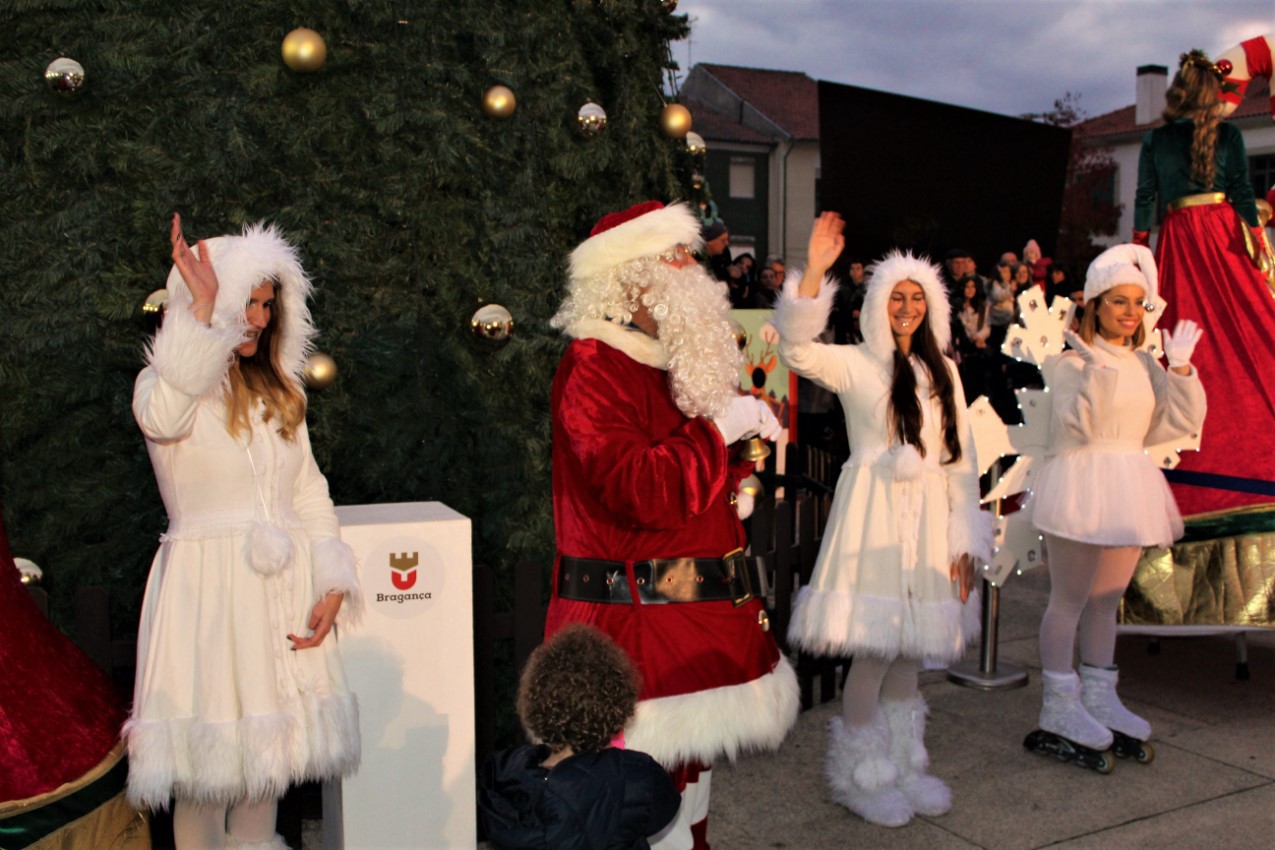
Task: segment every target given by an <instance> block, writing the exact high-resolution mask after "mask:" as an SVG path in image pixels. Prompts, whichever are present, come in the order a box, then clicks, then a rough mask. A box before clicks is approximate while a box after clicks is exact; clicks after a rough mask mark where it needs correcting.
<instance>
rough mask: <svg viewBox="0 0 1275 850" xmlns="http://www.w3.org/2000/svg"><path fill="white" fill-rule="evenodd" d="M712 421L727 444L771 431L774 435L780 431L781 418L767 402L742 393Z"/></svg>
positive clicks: (764, 434)
mask: <svg viewBox="0 0 1275 850" xmlns="http://www.w3.org/2000/svg"><path fill="white" fill-rule="evenodd" d="M711 421H712V423H713V424H714V425H715V426H717V430H718V431H719V432H721V435H722V440H724V441H725V443H726V445H728V446H729V445H730V444H731V443H737V442H739V441H740V440H742V439H744V438H745V437H752V436H756V435H757V434H761V435H762V436H763V437H765V436H766V433H767V432H769V433H770V434H771V435H772V436H773V435H774V434H778V433H779V420H777V419H776V418H775V414H774V413H772V412H771V411H770V408H769V407H767V406H766V402H764V401H762V400H761V399H758V398H753V397H752V396H751V395H741V396H737V397H735V398H733V399H731V402H730V404H729V405H728V406H727V407H726V410H725V412H723V413H722V414H721V415H720V416H714V417H713V418H712V420H711Z"/></svg>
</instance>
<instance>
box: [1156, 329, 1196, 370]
mask: <svg viewBox="0 0 1275 850" xmlns="http://www.w3.org/2000/svg"><path fill="white" fill-rule="evenodd" d="M1203 335H1204V331H1202V330H1200V326H1199V325H1197V324H1196V323H1195V322H1193V321H1191V320H1190V319H1179V320H1178V323H1177V324H1176V325H1175V326H1174V327H1173V334H1172V335H1170V334H1169V332H1168V331H1160V340H1161V342H1160V344H1161V346H1162V347H1163V348H1164V356H1165V357H1167V358H1169V368H1170V369H1173V368H1176V367H1178V366H1190V365H1191V355H1192V354H1194V353H1195V345H1196V343H1198V342H1199V341H1200V337H1201V336H1203Z"/></svg>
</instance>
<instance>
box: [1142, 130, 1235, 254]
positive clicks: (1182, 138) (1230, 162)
mask: <svg viewBox="0 0 1275 850" xmlns="http://www.w3.org/2000/svg"><path fill="white" fill-rule="evenodd" d="M1194 132H1195V124H1194V123H1193V122H1191V121H1188V120H1186V119H1185V118H1183V119H1179V120H1177V121H1174V122H1172V123H1171V124H1165V125H1164V126H1163V127H1156V128H1155V129H1154V130H1152V131H1151V132H1150V133H1147V135H1146V137H1145V138H1144V139H1143V140H1142V153H1141V154H1139V156H1138V191H1137V193H1136V194H1135V195H1134V209H1133V229H1134V230H1150V229H1151V226H1152V225H1153V224H1155V221H1156V217H1155V212H1156V195H1157V194H1158V195H1159V196H1160V206H1161V208H1163V207H1164V206H1165V205H1166V204H1168V203H1169V202H1170V201H1172V200H1175V199H1177V198H1181V197H1183V196H1184V195H1199V194H1203V193H1206V192H1225V193H1226V197H1227V198H1228V199H1229V200H1230V202H1231V205H1232V206H1233V207H1235V211H1236V212H1237V213H1239V214H1240V216H1241V217H1242V218H1243V219H1244V220H1245V221H1246V222H1248V223H1249V225H1251V226H1253V227H1256V226H1257V205H1256V203H1254V200H1253V184H1252V183H1250V182H1249V179H1248V155H1247V154H1246V153H1245V151H1244V137H1243V136H1241V135H1240V131H1239V130H1237V129H1235V127H1234V126H1232V125H1231V124H1228V123H1226V122H1225V121H1223V122H1222V123H1221V124H1219V125H1218V127H1217V148H1216V154H1215V157H1214V159H1215V161H1216V163H1217V173H1216V174H1215V175H1214V177H1213V185H1212V186H1210V187H1207V188H1206V187H1204V186H1201V185H1199V184H1198V183H1194V182H1192V180H1191V134H1192V133H1194Z"/></svg>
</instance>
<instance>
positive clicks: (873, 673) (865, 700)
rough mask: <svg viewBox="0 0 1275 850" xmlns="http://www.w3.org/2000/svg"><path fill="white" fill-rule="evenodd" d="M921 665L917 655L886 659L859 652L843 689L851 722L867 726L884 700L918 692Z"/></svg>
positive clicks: (844, 708) (843, 702) (843, 709)
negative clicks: (918, 676) (915, 656)
mask: <svg viewBox="0 0 1275 850" xmlns="http://www.w3.org/2000/svg"><path fill="white" fill-rule="evenodd" d="M920 669H921V665H920V663H919V662H917V660H916V659H914V658H895V659H892V660H890V661H886V660H885V659H882V658H873V657H872V656H869V655H856V656H855V658H854V663H852V664H851V665H850V672H849V674H847V676H846V687H845V690H844V691H842V693H841V715H842V717H843V718H844V720H845V723H846V725H847V726H867V725H868V724H869V723H871V722H872V718H873V717H875V716H876V713H877V704H878V703H879V702H880V701H881V700H904V699H911V698H912V697H914V696H916V693H917V673H918V672H919V671H920Z"/></svg>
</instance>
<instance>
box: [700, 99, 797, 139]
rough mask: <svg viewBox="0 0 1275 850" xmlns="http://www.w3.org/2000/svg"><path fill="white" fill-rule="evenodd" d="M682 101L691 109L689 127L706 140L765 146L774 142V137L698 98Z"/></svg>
mask: <svg viewBox="0 0 1275 850" xmlns="http://www.w3.org/2000/svg"><path fill="white" fill-rule="evenodd" d="M682 103H683V104H684V105H685V106H686V108H687V109H689V110H690V111H691V129H692V130H694V131H695V132H696V133H699V134H700V135H701V136H703V137H704V138H705V139H706V140H708V141H716V142H745V143H747V144H754V145H767V146H773V145H774V144H775V139H773V138H772V137H770V136H764V135H762V134H761V133H758V132H757V131H756V130H754V129H753V128H751V127H746V126H744V125H743V124H741V123H739V122H738V121H736V120H735V119H734V118H731V117H730V116H728V115H723V114H722V113H720V112H714V111H713V110H712V109H710V108H709V107H708V105H707V104H704V103H701V102H700V101H698V100H693V99H691V98H683V100H682Z"/></svg>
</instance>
